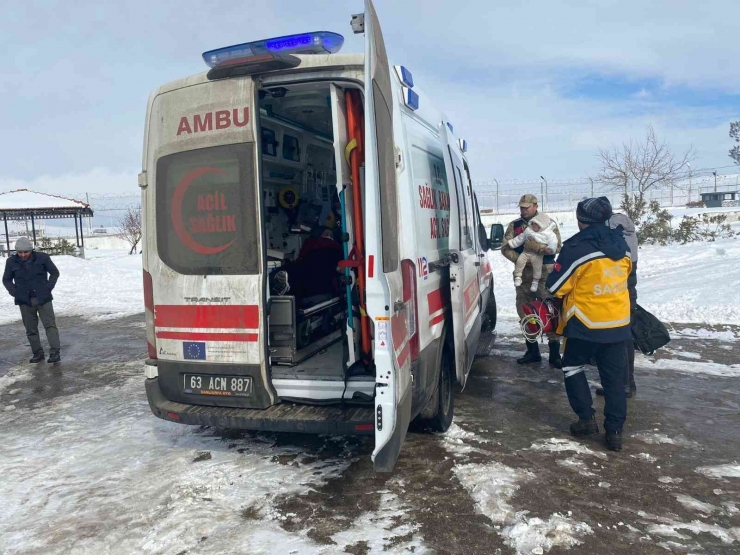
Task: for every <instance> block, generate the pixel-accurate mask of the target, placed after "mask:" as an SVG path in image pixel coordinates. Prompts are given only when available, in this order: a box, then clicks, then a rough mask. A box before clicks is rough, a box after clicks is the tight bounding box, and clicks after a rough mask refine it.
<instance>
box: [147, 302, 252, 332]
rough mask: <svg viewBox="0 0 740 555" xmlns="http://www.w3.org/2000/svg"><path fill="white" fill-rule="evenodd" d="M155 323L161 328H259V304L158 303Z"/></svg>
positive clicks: (155, 310)
mask: <svg viewBox="0 0 740 555" xmlns="http://www.w3.org/2000/svg"><path fill="white" fill-rule="evenodd" d="M154 325H155V326H156V327H159V328H231V329H234V328H236V329H253V330H256V329H259V326H260V313H259V307H258V306H257V305H226V306H218V305H157V306H156V307H155V309H154Z"/></svg>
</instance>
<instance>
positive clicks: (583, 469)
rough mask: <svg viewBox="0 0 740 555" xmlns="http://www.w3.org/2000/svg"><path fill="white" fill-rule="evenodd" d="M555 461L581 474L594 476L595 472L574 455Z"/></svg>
mask: <svg viewBox="0 0 740 555" xmlns="http://www.w3.org/2000/svg"><path fill="white" fill-rule="evenodd" d="M556 462H557V463H558V464H559V465H560V466H562V467H564V468H567V469H569V470H574V471H576V472H578V473H579V474H580V475H581V476H596V474H594V473H593V472H591V471H590V470H589V469H588V468H589V467H588V465H587V464H586V463H585V462H583V461H582V460H580V459H577V458H575V457H570V458H567V459H563V460H559V461H556Z"/></svg>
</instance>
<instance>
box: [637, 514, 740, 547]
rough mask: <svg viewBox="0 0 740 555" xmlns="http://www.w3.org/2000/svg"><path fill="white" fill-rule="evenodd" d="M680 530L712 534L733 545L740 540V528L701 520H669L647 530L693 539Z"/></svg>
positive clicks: (670, 536)
mask: <svg viewBox="0 0 740 555" xmlns="http://www.w3.org/2000/svg"><path fill="white" fill-rule="evenodd" d="M679 530H685V531H687V532H690V533H692V534H703V533H706V534H711V535H712V536H714V537H715V538H717V539H718V540H720V541H721V542H722V543H724V544H727V545H732V544H733V543H735V542H736V541H740V528H729V529H725V528H722V527H721V526H718V525H716V524H707V523H705V522H701V521H699V520H695V521H693V522H668V523H665V524H651V525H650V526H649V527H648V529H647V532H648V534H655V535H658V536H663V537H668V538H679V539H682V540H689V539H691V537H690V536H687V535H686V534H682V533H681V532H679Z"/></svg>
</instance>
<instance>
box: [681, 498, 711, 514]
mask: <svg viewBox="0 0 740 555" xmlns="http://www.w3.org/2000/svg"><path fill="white" fill-rule="evenodd" d="M676 500H677V501H678V502H679V503H681V505H683V506H684V507H686V508H687V509H691V510H693V511H698V512H700V513H704V514H706V515H711V514H712V513H714V512H716V511H719V507H717V506H715V505H712V504H710V503H704V502H703V501H699V500H698V499H694V498H693V497H691V496H690V495H686V494H683V493H681V494H679V495H676Z"/></svg>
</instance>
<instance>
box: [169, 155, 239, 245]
mask: <svg viewBox="0 0 740 555" xmlns="http://www.w3.org/2000/svg"><path fill="white" fill-rule="evenodd" d="M207 173H220V174H221V175H226V176H228V175H229V174H228V173H226V172H225V171H223V170H219V169H218V168H214V167H212V166H205V167H203V168H198V169H197V170H193V171H191V172H190V173H189V174H187V175H186V176H185V177H184V178H183V179H182V181H180V183H179V184H178V185H177V188H176V189H175V192H174V194H173V195H172V225H173V226H174V228H175V233H176V234H177V236H178V237H179V238H180V241H182V244H183V245H185V246H186V247H187V248H189V249H190V250H191V251H193V252H197V253H198V254H218V253H220V252H221V251H224V250H226V249H228V248H229V247H230V246H231V244H232V243H233V242H234V241H236V237H234V238H233V239H232V240H231V241H229V242H228V243H226V244H225V245H221V246H218V247H207V246H205V245H201V244H200V243H199V242H198V241H196V240H195V239H193V236H192V235H190V233H188V230H187V229H185V223H184V222H183V221H182V201H183V199H184V198H185V193H186V192H187V190H188V187H190V185H191V183H192V182H193V181H195V180H196V179H198V178H199V177H201V176H203V175H206V174H207Z"/></svg>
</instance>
